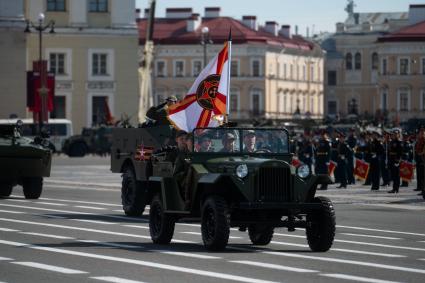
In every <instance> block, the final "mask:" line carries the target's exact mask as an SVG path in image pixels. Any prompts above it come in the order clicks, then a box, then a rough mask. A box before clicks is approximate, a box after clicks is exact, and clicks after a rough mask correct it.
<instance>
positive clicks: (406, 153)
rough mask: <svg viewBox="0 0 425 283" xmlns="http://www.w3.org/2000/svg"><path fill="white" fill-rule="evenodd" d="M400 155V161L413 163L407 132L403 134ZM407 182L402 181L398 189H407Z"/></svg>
mask: <svg viewBox="0 0 425 283" xmlns="http://www.w3.org/2000/svg"><path fill="white" fill-rule="evenodd" d="M401 147H402V155H401V159H402V160H403V161H406V162H409V163H411V162H412V161H413V146H412V144H411V143H410V141H409V134H408V133H407V132H404V133H403V141H402V142H401ZM408 186H409V182H407V181H404V180H403V181H402V182H401V186H400V187H408Z"/></svg>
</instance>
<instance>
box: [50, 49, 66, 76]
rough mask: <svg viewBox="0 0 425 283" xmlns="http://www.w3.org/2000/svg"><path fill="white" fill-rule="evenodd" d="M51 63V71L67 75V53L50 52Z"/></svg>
mask: <svg viewBox="0 0 425 283" xmlns="http://www.w3.org/2000/svg"><path fill="white" fill-rule="evenodd" d="M49 63H50V70H49V71H50V72H51V73H53V74H55V75H65V53H50V54H49Z"/></svg>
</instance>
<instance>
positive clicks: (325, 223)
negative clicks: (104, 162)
mask: <svg viewBox="0 0 425 283" xmlns="http://www.w3.org/2000/svg"><path fill="white" fill-rule="evenodd" d="M112 136H113V140H112V148H111V170H112V172H116V173H122V176H123V179H122V189H121V198H122V204H123V209H124V212H125V213H126V214H127V215H133V216H135V215H141V214H142V212H143V211H144V208H145V205H147V204H150V211H149V228H150V234H151V238H152V241H153V242H154V243H157V244H169V243H170V242H171V239H172V237H173V233H174V226H175V223H176V222H178V221H181V222H188V221H190V222H199V223H200V224H201V232H202V239H203V243H204V246H205V247H206V248H207V249H208V250H222V249H224V248H225V247H226V245H227V243H228V239H229V233H230V228H231V227H238V228H239V230H241V231H248V234H249V238H250V240H251V242H252V243H253V244H254V245H267V244H269V243H270V241H271V239H272V237H273V233H274V229H275V228H276V227H286V228H287V229H288V231H295V229H296V228H305V229H306V236H307V241H308V244H309V246H310V248H311V250H313V251H320V252H323V251H327V250H329V249H330V247H331V246H332V243H333V239H334V235H335V211H334V207H333V205H332V202H331V201H330V200H329V199H327V198H325V197H316V196H315V194H316V188H317V185H318V184H322V183H330V182H331V180H330V179H329V177H328V176H327V175H314V174H312V173H311V172H310V169H309V167H308V166H305V165H304V166H299V167H298V168H295V167H294V166H292V165H290V164H291V159H292V155H291V154H290V152H289V139H288V132H287V131H286V130H285V129H271V128H234V127H220V128H202V129H195V130H194V131H193V137H192V141H191V143H188V144H189V146H190V147H191V148H189V150H188V151H187V152H177V154H176V149H173V148H171V149H170V147H167V146H166V145H167V144H169V142H170V141H172V140H174V139H173V131H172V130H171V129H170V128H169V127H167V126H165V127H152V128H130V129H125V128H117V129H114V130H113V134H112ZM190 144H192V145H190ZM161 148H162V149H161ZM175 156H177V158H176V157H175ZM176 160H178V161H176ZM182 162H183V164H184V166H176V165H177V164H176V163H179V164H180V165H181V164H182ZM179 168H180V169H179ZM182 168H183V169H182Z"/></svg>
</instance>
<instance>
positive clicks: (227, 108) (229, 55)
mask: <svg viewBox="0 0 425 283" xmlns="http://www.w3.org/2000/svg"><path fill="white" fill-rule="evenodd" d="M227 44H228V46H227V48H228V53H227V54H228V61H227V62H228V64H227V66H228V67H227V97H226V100H227V101H226V117H225V118H226V120H225V122H226V123H228V122H229V114H230V73H231V69H232V29H230V31H229V39H228V40H227Z"/></svg>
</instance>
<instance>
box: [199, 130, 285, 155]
mask: <svg viewBox="0 0 425 283" xmlns="http://www.w3.org/2000/svg"><path fill="white" fill-rule="evenodd" d="M193 137H194V143H193V147H194V148H193V151H194V152H197V153H236V154H241V153H242V154H288V153H289V142H288V133H287V131H286V130H282V129H263V128H262V129H258V128H239V129H238V128H203V129H195V130H194V131H193Z"/></svg>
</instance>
